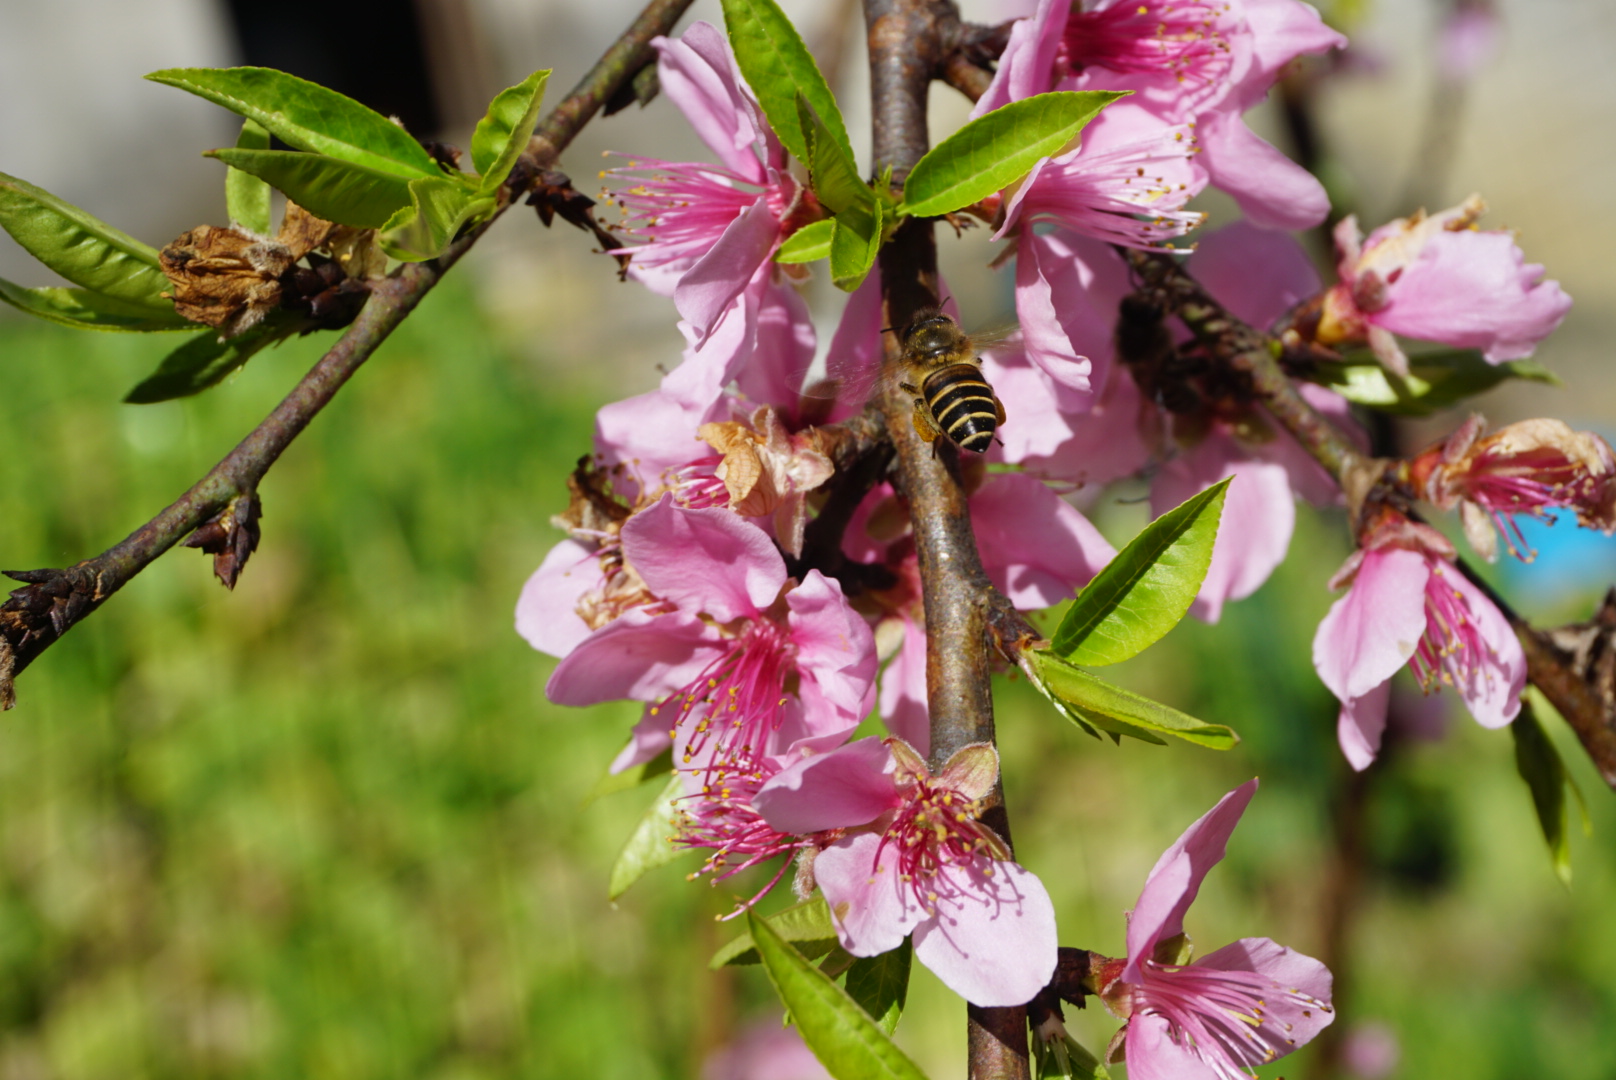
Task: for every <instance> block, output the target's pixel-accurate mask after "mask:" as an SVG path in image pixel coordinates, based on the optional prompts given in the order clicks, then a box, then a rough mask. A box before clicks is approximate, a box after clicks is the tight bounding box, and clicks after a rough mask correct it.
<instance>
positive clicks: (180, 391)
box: [124, 316, 295, 405]
mask: <svg viewBox="0 0 1616 1080" xmlns="http://www.w3.org/2000/svg"><path fill="white" fill-rule="evenodd" d="M290 323H291V320H289V319H286V318H276V317H274V316H272V317H270V318H268V319H265V320H264V321H263V322H261V323H259V324H258V325H257V326H255V327H253V328H252V329H251V330H248V331H246V332H245V333H242V334H237V335H236V336H235V337H233V338H231V339H230V340H229V341H220V340H219V335H218V334H216V333H214V332H213V331H211V330H210V331H208V332H207V333H206V334H198V335H197V336H196V337H194V338H192V339H191V340H190V341H187V342H186V343H185V344H184V345H181V346H180V347H179V348H177V349H175V350H174V351H173V352H171V353H169V354H168V355H167V356H166V357H164V358H163V362H162V363H161V364H159V365H158V366H157V370H156V371H154V372H152V373H151V374H150V375H148V376H147V377H146V378H145V379H144V380H142V381H141V383H140V384H139V385H138V386H136V387H135V388H134V389H133V390H131V391H129V394H128V396H126V397H125V398H124V401H126V402H128V403H129V404H131V405H150V404H153V403H155V402H158V401H171V400H173V399H174V398H182V397H190V396H191V395H192V394H199V393H201V392H202V391H203V390H206V389H207V388H208V387H210V386H217V385H218V384H219V383H220V382H222V381H223V380H224V379H225V377H226V376H228V375H230V374H231V373H232V372H234V371H235V370H236V369H237V368H239V367H241V365H243V364H245V363H246V362H247V361H248V360H250V359H251V358H252V357H253V355H254V354H255V353H257V352H258V351H259V350H260V349H262V348H264V347H265V346H266V345H273V344H275V343H276V342H279V341H284V340H285V339H286V338H287V337H289V336H290V335H291V334H292V332H293V331H294V329H295V326H293V325H291V324H290ZM193 325H194V324H193Z"/></svg>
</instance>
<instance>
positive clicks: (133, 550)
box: [0, 0, 690, 709]
mask: <svg viewBox="0 0 1616 1080" xmlns="http://www.w3.org/2000/svg"><path fill="white" fill-rule="evenodd" d="M689 6H690V0H651V3H650V4H648V5H647V6H646V8H645V10H644V11H642V12H641V13H640V16H639V18H638V19H636V20H635V21H634V23H633V25H632V26H630V27H629V29H628V30H627V31H626V32H625V33H624V34H623V36H622V37H620V38H619V39H618V40H617V41H616V43H614V44H613V45H612V47H611V48H610V49H608V50H607V51H606V54H605V55H604V56H602V57H601V59H600V61H599V63H597V64H596V65H595V66H594V68H593V69H591V71H590V72H589V74H587V75H586V76H584V79H583V81H582V82H580V83H579V84H578V86H577V88H576V89H575V90H574V91H573V92H572V93H571V94H570V95H569V96H568V97H567V98H566V99H565V100H563V101H562V102H561V104H559V105H558V106H556V108H555V109H554V110H553V111H552V112H551V113H550V114H549V115H548V116H546V117H545V118H544V120H543V121H542V122H541V123H540V124H539V126H538V130H537V132H536V133H535V135H534V136H533V139H532V141H531V142H529V144H528V149H527V155H526V156H527V157H529V158H531V159H532V160H530V161H528V162H526V163H525V166H524V168H522V169H519V170H517V171H516V173H515V175H517V176H526V177H532V176H534V175H537V174H538V173H539V172H541V171H542V170H544V169H546V168H549V167H550V166H551V165H553V164H554V163H555V160H556V158H557V157H558V156H559V155H560V153H561V151H562V150H563V149H565V148H566V146H567V145H568V144H569V143H570V142H571V141H572V139H573V138H574V137H575V136H576V135H577V134H578V132H579V131H580V130H581V129H582V128H583V126H584V125H585V124H586V123H588V122H589V120H590V119H591V118H592V117H593V116H594V115H595V113H596V112H597V111H598V110H599V109H600V107H601V106H602V104H604V102H605V101H606V100H607V99H608V98H609V97H611V96H612V94H613V93H614V92H615V91H616V90H617V89H618V87H620V86H622V85H623V84H624V83H626V82H627V81H628V80H629V79H632V78H633V77H634V76H635V74H637V73H638V72H639V70H640V69H641V68H643V67H644V66H645V65H646V64H648V63H650V62H651V61H652V60H653V59H654V56H655V53H654V50H652V48H651V45H650V42H651V39H652V38H653V37H656V36H657V35H659V34H666V33H668V32H669V31H670V30H672V29H673V26H674V24H675V23H676V22H677V21H678V20H679V17H680V16H681V15H683V14H684V11H685V9H686V8H687V7H689ZM506 194H511V193H510V192H507V193H506ZM514 201H515V200H514V197H513V198H510V199H509V200H508V201H507V202H506V204H505V205H506V206H508V205H509V203H510V202H514ZM490 224H492V222H491V221H490V222H488V223H485V224H484V225H483V226H481V227H479V228H477V229H475V230H473V231H472V232H470V233H468V234H467V235H466V236H463V237H461V238H460V239H458V240H456V241H455V242H454V243H453V244H452V245H450V247H449V249H448V250H447V251H446V252H444V254H443V255H441V256H439V257H438V258H437V259H434V260H433V261H431V262H425V263H412V264H409V265H406V266H404V267H401V268H400V269H399V270H398V271H396V272H395V273H394V274H393V275H392V276H390V277H388V278H385V279H383V280H379V281H376V282H375V283H374V284H373V286H372V290H371V295H370V298H369V300H368V301H366V303H365V306H364V308H363V310H361V311H360V313H359V316H358V318H357V319H355V320H354V322H353V324H352V325H351V326H349V327H348V329H347V330H346V331H344V333H343V335H342V337H341V338H339V339H338V340H337V343H336V344H335V345H333V346H332V347H331V349H330V351H329V352H327V353H326V354H325V355H324V356H322V357H321V358H320V360H319V361H318V362H317V363H316V364H315V365H314V367H313V368H311V369H310V370H309V372H308V374H307V375H305V376H303V378H302V380H300V381H299V382H298V384H297V386H295V387H294V388H293V389H292V392H291V393H290V394H288V395H287V396H286V398H285V400H283V401H282V402H281V403H280V404H279V405H277V406H276V407H275V410H274V411H273V412H271V413H270V414H269V416H268V417H267V418H265V420H264V421H263V422H262V423H261V424H259V425H258V426H257V427H256V428H254V429H253V431H252V432H251V433H250V434H249V435H248V436H247V437H246V438H245V439H243V440H242V441H241V443H240V444H239V445H237V446H236V448H235V449H234V450H232V451H230V453H229V454H228V455H227V456H226V457H225V458H224V460H223V461H220V462H219V464H217V465H215V466H214V467H213V468H212V469H211V470H209V471H208V474H207V475H206V476H204V477H203V478H202V479H201V480H199V481H197V482H196V484H195V485H193V486H192V487H191V489H190V490H189V491H187V492H186V493H185V494H184V495H182V496H180V498H179V499H178V500H176V501H175V502H174V503H172V504H171V505H170V506H168V507H167V508H166V509H164V510H163V512H162V513H160V514H158V515H157V516H156V517H154V518H152V519H151V520H150V521H148V522H146V524H144V525H142V526H141V527H140V528H138V529H136V530H135V531H134V532H132V533H130V534H129V536H127V537H126V538H125V539H124V540H123V541H122V542H120V543H118V544H117V545H115V546H114V547H112V548H109V549H108V550H106V551H104V552H102V553H101V554H100V555H97V556H96V557H95V558H93V559H86V560H85V561H83V562H81V563H78V564H76V565H74V566H70V567H67V568H66V569H63V570H34V571H24V572H20V573H15V574H13V575H12V576H13V577H15V578H17V579H18V580H22V581H27V582H29V584H28V585H27V586H26V587H24V588H21V589H17V590H15V591H14V592H12V594H11V596H10V598H9V599H8V600H7V601H6V602H5V604H3V605H0V708H6V709H9V708H11V707H12V706H13V705H14V704H16V693H15V687H14V685H13V680H14V679H15V677H16V676H17V675H18V674H20V673H21V672H22V670H23V669H24V668H26V667H27V666H28V665H29V663H31V662H32V661H33V660H34V659H35V658H36V657H38V656H39V654H40V653H42V652H44V651H45V650H46V649H47V648H49V647H50V646H51V645H52V644H54V643H55V642H56V641H57V640H59V639H60V638H61V636H62V635H63V634H65V633H67V631H68V630H69V629H71V628H72V627H73V626H74V625H75V624H77V623H78V622H79V621H80V620H81V619H83V618H84V617H85V616H87V615H89V614H90V613H91V612H93V611H95V610H96V609H97V608H99V607H100V606H101V605H102V604H103V603H105V602H106V600H107V598H108V597H110V596H111V595H112V594H113V593H115V592H117V591H118V590H119V589H120V588H122V587H123V586H124V585H126V584H128V582H129V581H130V580H131V579H133V578H134V576H135V575H136V574H138V573H140V571H141V570H143V569H145V568H146V567H147V566H148V565H150V564H151V563H152V561H153V560H155V559H156V558H157V557H158V556H159V555H161V554H162V553H163V552H165V551H167V550H168V549H169V548H171V547H173V546H174V545H175V544H176V543H178V542H179V541H180V540H181V539H182V538H183V537H184V536H185V535H186V534H187V533H190V532H192V531H193V530H195V529H197V528H198V527H200V526H202V525H203V524H205V523H207V522H208V521H209V520H210V519H213V518H215V517H217V516H219V515H222V514H225V513H226V511H227V510H230V509H231V508H232V507H234V506H235V505H236V504H237V502H238V500H247V505H248V506H249V507H250V506H251V505H252V502H253V500H255V499H256V492H257V487H258V482H259V481H260V480H262V479H263V477H264V474H265V473H266V472H268V471H269V468H270V466H271V465H273V464H274V463H275V461H276V460H277V459H278V458H279V457H280V456H281V454H282V453H283V452H284V451H285V450H286V448H287V446H289V445H291V442H292V440H293V439H295V438H297V436H298V434H299V433H300V432H301V431H302V430H303V429H304V428H306V427H307V426H308V425H309V422H310V421H311V420H313V419H314V417H315V416H316V415H317V414H318V413H319V411H320V410H321V409H323V408H324V407H325V406H326V404H327V403H328V402H329V401H330V400H331V399H332V398H333V397H334V396H335V395H336V393H337V391H338V390H340V389H341V388H342V386H343V384H344V383H346V382H347V381H348V379H349V378H351V377H352V376H353V373H354V372H355V371H357V370H359V367H360V365H362V364H363V363H364V362H365V361H366V360H368V359H369V358H370V355H371V354H372V353H374V352H375V351H376V348H377V347H378V346H379V345H381V343H382V342H383V341H385V340H386V339H387V336H388V335H389V334H391V333H392V332H393V330H394V329H395V328H396V327H397V326H398V324H399V323H400V322H402V321H403V320H404V318H405V316H407V315H409V313H410V312H411V311H413V310H415V307H416V305H417V304H419V303H420V302H421V299H422V297H424V296H425V295H426V294H427V293H428V292H430V291H431V289H432V287H433V286H435V285H436V284H437V283H438V281H439V280H440V279H441V278H442V277H443V275H444V273H446V272H447V271H448V269H449V268H450V267H451V266H453V265H454V264H455V263H456V262H458V261H459V260H460V257H461V256H462V255H464V254H465V253H466V252H467V251H468V250H470V248H471V246H472V245H473V244H474V243H476V242H477V239H478V238H479V237H480V236H481V235H482V234H483V232H484V231H486V229H487V228H488V225H490ZM238 569H239V567H238Z"/></svg>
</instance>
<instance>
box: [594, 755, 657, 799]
mask: <svg viewBox="0 0 1616 1080" xmlns="http://www.w3.org/2000/svg"><path fill="white" fill-rule="evenodd" d="M672 771H673V750H672V749H671V748H670V749H667V750H664V751H662V753H660V754H658V755H657V756H656V757H654V758H652V759H651V760H650V761H642V762H640V763H639V764H638V765H632V766H630V767H629V768H627V769H624V770H623V771H622V772H620V773H612V772H608V773H607V774H606V775H605V776H602V777H601V778H600V779H599V780H597V781H595V786H594V787H592V788H590V789H589V794H588V795H585V796H584V801H583V806H588V805H589V804H590V803H592V802H594V801H595V800H596V799H599V798H603V797H604V796H607V795H615V794H617V793H618V792H619V791H628V790H629V789H630V788H637V787H639V786H640V785H641V784H646V783H649V782H651V781H652V780H655V779H656V778H657V777H659V776H666V775H667V774H668V773H670V772H672Z"/></svg>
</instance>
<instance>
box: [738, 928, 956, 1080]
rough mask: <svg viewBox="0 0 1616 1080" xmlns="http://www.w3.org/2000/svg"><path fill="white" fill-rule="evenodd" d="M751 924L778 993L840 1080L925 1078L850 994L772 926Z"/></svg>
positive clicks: (822, 1060)
mask: <svg viewBox="0 0 1616 1080" xmlns="http://www.w3.org/2000/svg"><path fill="white" fill-rule="evenodd" d="M746 921H747V924H748V926H749V927H750V929H751V931H752V940H753V941H755V942H756V943H757V948H758V953H759V954H760V955H761V956H762V957H763V967H764V970H766V971H767V972H768V973H769V981H770V982H772V983H773V984H774V989H775V992H776V993H778V994H779V995H780V1000H781V1001H783V1002H785V1006H786V1009H787V1011H789V1012H790V1013H791V1017H792V1019H793V1020H794V1021H796V1024H797V1030H798V1031H799V1032H801V1033H802V1041H803V1042H805V1043H807V1044H808V1049H810V1050H812V1051H813V1052H814V1056H815V1057H817V1058H818V1059H819V1061H820V1064H822V1065H824V1066H825V1069H826V1070H827V1071H828V1072H829V1073H830V1074H831V1075H832V1076H834V1077H835V1078H836V1080H923V1078H924V1077H925V1073H923V1072H921V1071H920V1067H919V1066H917V1065H916V1064H915V1063H914V1062H913V1061H911V1060H909V1057H908V1055H906V1054H905V1053H904V1052H903V1051H902V1050H899V1049H898V1047H897V1045H896V1044H895V1043H893V1041H892V1039H891V1038H890V1037H889V1036H888V1035H887V1033H886V1032H884V1031H882V1030H881V1028H880V1026H879V1025H878V1024H876V1022H875V1021H874V1020H872V1019H871V1018H870V1015H869V1014H868V1013H866V1012H865V1011H864V1010H863V1009H861V1008H860V1007H859V1005H858V1003H857V1002H856V1001H854V1000H853V999H852V998H851V997H849V996H848V994H847V991H845V990H843V989H842V988H841V987H839V986H837V985H836V984H835V983H833V982H831V980H830V978H829V977H827V976H826V975H825V974H824V973H823V972H821V971H820V970H819V969H818V968H816V967H814V966H813V964H811V963H809V962H808V961H807V960H806V959H804V958H803V956H802V954H800V953H798V952H797V950H795V949H793V948H792V947H791V945H790V944H788V943H787V942H786V941H785V940H784V939H783V938H781V937H780V935H779V934H777V933H776V932H775V931H774V930H773V929H772V928H771V927H770V926H769V924H768V923H767V922H766V921H765V920H763V919H761V918H759V917H758V916H756V915H754V914H752V913H751V912H747V916H746Z"/></svg>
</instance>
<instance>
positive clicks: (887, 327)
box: [881, 326, 897, 334]
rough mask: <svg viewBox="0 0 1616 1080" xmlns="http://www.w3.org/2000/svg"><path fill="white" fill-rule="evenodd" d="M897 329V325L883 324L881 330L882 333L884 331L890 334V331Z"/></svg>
mask: <svg viewBox="0 0 1616 1080" xmlns="http://www.w3.org/2000/svg"><path fill="white" fill-rule="evenodd" d="M896 329H897V327H895V326H883V327H882V328H881V332H882V333H883V334H890V333H892V332H893V331H894V330H896Z"/></svg>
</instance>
